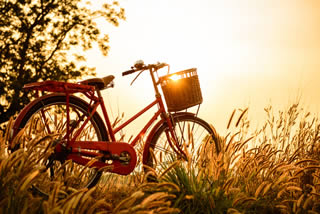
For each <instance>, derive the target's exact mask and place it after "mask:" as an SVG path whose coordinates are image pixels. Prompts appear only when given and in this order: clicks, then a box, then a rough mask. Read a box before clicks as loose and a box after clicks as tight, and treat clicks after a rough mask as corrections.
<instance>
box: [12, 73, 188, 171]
mask: <svg viewBox="0 0 320 214" xmlns="http://www.w3.org/2000/svg"><path fill="white" fill-rule="evenodd" d="M151 72H152V71H150V73H151ZM152 79H153V83H154V88H155V91H156V96H155V97H156V98H155V100H154V101H153V102H151V103H150V104H149V105H147V106H146V107H145V108H143V109H142V110H141V111H139V112H138V113H137V114H135V115H134V116H132V117H131V118H129V119H128V120H127V121H125V122H124V123H123V124H122V125H119V126H118V127H115V128H113V127H112V125H111V122H110V119H109V116H108V113H107V109H106V107H105V104H104V101H103V97H102V95H101V92H100V90H96V89H95V88H94V87H93V86H89V85H81V84H75V83H65V82H57V81H44V82H38V83H31V84H29V85H26V86H25V88H26V89H29V90H36V91H37V92H39V91H49V92H54V93H51V94H49V95H48V96H57V93H59V94H61V93H63V95H64V96H65V97H66V106H67V109H66V114H67V121H66V123H67V126H66V127H67V130H66V135H65V136H64V138H63V139H62V140H61V142H59V143H58V144H57V145H56V147H55V151H56V152H58V153H63V152H66V153H65V154H66V156H67V158H66V159H72V160H73V161H74V162H76V163H78V164H81V165H88V166H90V167H96V168H103V167H108V166H113V169H111V170H109V171H110V172H114V173H117V174H122V175H126V174H129V173H130V172H132V171H133V169H134V168H135V166H136V159H137V157H136V152H135V150H134V148H133V147H134V146H135V145H136V144H137V142H138V140H139V139H141V138H142V137H143V136H144V134H145V133H146V132H147V130H148V129H149V128H150V127H151V126H152V124H153V123H154V122H155V121H156V120H157V119H158V117H159V116H160V117H161V120H160V121H159V122H158V123H156V124H155V125H154V126H153V129H152V130H151V131H150V132H149V135H148V136H147V140H146V142H145V145H144V150H146V149H149V147H150V141H151V139H152V136H153V134H154V133H155V132H156V130H157V128H159V127H160V125H162V124H163V123H167V125H168V130H167V131H166V135H167V139H168V143H169V145H170V147H171V148H172V149H173V150H174V151H175V152H176V153H177V154H180V155H185V154H184V152H183V151H182V150H181V148H180V147H179V146H178V145H177V140H175V139H176V136H175V132H174V129H173V125H172V122H171V118H170V115H169V114H168V113H167V112H166V110H165V107H164V104H163V100H162V97H161V95H160V93H159V92H158V88H157V85H156V82H155V80H154V76H153V73H152ZM73 93H82V94H84V95H85V96H86V97H87V98H88V99H89V109H88V117H87V118H86V120H85V121H84V122H83V124H82V125H81V127H80V128H79V129H78V130H77V131H76V133H75V134H74V135H73V136H72V139H70V133H72V132H73V131H74V129H75V128H72V126H71V125H70V115H69V110H70V109H69V108H70V106H69V99H70V96H73V95H72V94H73ZM37 94H38V99H36V100H34V101H33V102H31V103H30V104H29V105H27V106H26V107H25V108H24V109H23V110H22V112H21V113H20V114H19V116H18V117H17V119H16V121H15V124H14V128H13V129H14V130H13V137H12V139H13V138H14V136H16V135H17V133H18V131H19V130H18V129H17V127H19V123H20V122H21V120H22V119H23V117H24V115H25V114H26V113H27V112H28V111H29V109H30V108H31V107H32V106H33V105H35V104H36V103H39V102H41V99H44V98H42V97H39V93H37ZM96 94H97V95H96ZM78 99H79V100H81V99H80V98H78ZM82 102H84V101H83V100H82ZM156 105H157V106H158V110H157V111H156V113H155V114H154V116H152V117H151V119H150V120H149V121H148V122H147V123H146V125H145V126H144V127H143V128H142V130H141V131H140V132H139V133H138V134H137V135H136V136H135V138H134V139H133V140H132V141H131V142H129V143H125V142H117V141H116V138H115V134H116V133H118V132H119V131H120V130H122V129H123V128H124V127H126V126H127V125H128V124H130V123H131V122H133V121H134V120H136V119H137V118H139V117H140V116H141V115H142V114H144V113H145V112H147V111H148V110H150V109H151V108H152V107H154V106H156ZM99 106H100V107H101V110H102V113H103V117H104V123H105V126H106V131H107V133H108V135H109V142H108V143H106V142H104V141H76V139H77V137H78V136H79V135H80V133H81V131H82V130H83V129H84V127H85V126H86V124H87V123H88V122H89V120H90V119H91V117H92V115H94V113H95V112H96V111H97V109H98V107H99ZM43 116H44V117H45V115H44V114H43ZM79 123H80V122H79V121H78V124H79ZM70 127H71V128H70ZM47 128H48V129H49V127H47ZM48 133H51V131H50V130H48ZM90 150H96V151H98V152H94V151H90ZM124 151H125V153H126V154H129V155H130V159H131V160H133V161H129V163H128V164H123V162H121V161H124V162H126V161H128V160H127V159H126V157H124V156H123V153H124ZM101 152H102V153H101ZM109 153H111V155H110V154H109ZM144 156H145V151H144ZM85 157H89V158H85ZM90 157H93V158H97V160H98V161H95V162H93V163H92V159H90ZM101 158H106V159H108V158H109V159H112V160H115V161H113V163H112V164H108V163H105V162H104V161H100V160H101ZM145 162H146V160H145V157H144V158H143V163H144V164H145Z"/></svg>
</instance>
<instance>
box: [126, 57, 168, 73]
mask: <svg viewBox="0 0 320 214" xmlns="http://www.w3.org/2000/svg"><path fill="white" fill-rule="evenodd" d="M166 66H168V67H169V64H166V63H156V64H149V65H145V64H144V63H143V62H142V61H138V62H137V63H136V64H135V65H134V66H132V67H131V70H128V71H125V72H122V76H126V75H129V74H132V73H135V72H138V71H144V70H151V69H154V71H157V70H159V69H161V68H163V67H166Z"/></svg>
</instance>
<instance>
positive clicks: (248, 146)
mask: <svg viewBox="0 0 320 214" xmlns="http://www.w3.org/2000/svg"><path fill="white" fill-rule="evenodd" d="M248 111H249V110H248V109H244V110H240V111H239V110H238V111H234V112H233V113H232V114H231V117H230V118H229V120H226V121H229V122H228V125H227V134H226V135H225V136H219V137H218V141H219V145H220V148H221V152H220V153H219V154H216V153H215V148H214V147H213V145H214V144H212V143H211V142H204V143H203V145H202V146H201V147H200V148H199V151H198V152H199V158H198V159H197V162H192V163H188V164H185V163H183V162H182V161H181V160H179V161H176V162H174V163H173V164H171V165H170V166H166V168H164V169H163V171H162V172H158V173H157V174H158V175H157V176H158V182H157V183H150V182H149V183H146V182H144V181H145V175H143V174H140V173H136V174H133V175H129V176H127V177H121V176H112V175H109V174H105V176H104V177H103V179H102V181H101V182H100V183H99V184H98V185H97V186H96V187H95V188H92V189H90V190H88V189H72V188H68V187H67V186H65V183H64V182H59V181H56V182H55V183H54V184H53V186H54V189H53V191H52V192H51V194H50V195H49V197H47V198H43V197H41V196H39V195H37V194H34V192H33V191H32V186H33V184H34V183H36V182H39V181H40V182H41V180H40V179H41V173H42V170H43V169H42V168H41V167H39V166H38V165H37V161H38V155H39V154H34V149H33V148H34V147H36V146H37V145H39V144H41V142H42V141H44V140H46V139H48V138H50V136H46V137H42V138H39V139H36V140H35V141H34V142H32V144H29V147H28V148H26V149H20V150H17V151H15V152H14V153H10V152H9V151H8V150H7V147H8V145H6V141H7V137H8V132H6V133H4V134H3V135H2V137H1V139H0V143H1V144H0V213H179V212H180V213H320V123H319V120H318V119H317V118H316V117H313V116H312V114H311V113H308V112H304V111H303V109H302V108H301V107H300V106H299V105H298V104H293V105H292V106H290V107H289V108H288V109H287V110H285V111H277V112H276V113H275V110H274V109H273V108H272V107H271V106H268V107H267V108H265V112H266V120H265V122H263V123H262V126H261V128H258V129H256V130H255V131H251V130H252V128H251V127H250V121H249V120H248V117H247V112H248ZM227 119H228V118H227ZM8 126H10V124H9V125H8ZM217 135H218V134H217ZM42 158H43V156H42ZM61 195H63V196H64V197H59V196H61Z"/></svg>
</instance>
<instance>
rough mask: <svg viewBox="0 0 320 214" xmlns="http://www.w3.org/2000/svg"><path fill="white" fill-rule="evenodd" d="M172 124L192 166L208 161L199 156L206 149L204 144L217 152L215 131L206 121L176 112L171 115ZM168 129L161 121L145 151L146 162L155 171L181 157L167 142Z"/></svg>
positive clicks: (218, 149)
mask: <svg viewBox="0 0 320 214" xmlns="http://www.w3.org/2000/svg"><path fill="white" fill-rule="evenodd" d="M173 126H174V130H175V133H176V137H177V140H178V145H179V146H180V148H181V149H182V150H183V151H184V152H185V154H186V156H187V159H188V162H189V163H191V164H193V166H196V165H198V166H199V165H203V164H204V161H208V160H204V159H202V158H201V156H203V155H202V154H203V153H204V152H205V150H206V148H205V146H206V145H212V146H213V149H211V152H214V153H216V154H218V153H219V151H220V147H219V143H218V140H217V136H216V133H215V132H214V131H213V129H212V128H211V127H210V125H209V124H208V123H207V122H206V121H204V120H202V119H200V118H198V117H196V116H195V115H192V114H181V115H179V114H178V115H175V116H174V117H173ZM168 131H169V127H168V125H167V123H163V124H162V125H161V126H160V128H159V129H158V131H157V132H156V133H155V135H154V137H153V138H152V140H151V143H150V149H149V151H148V153H147V154H148V155H147V162H146V163H147V165H148V166H149V167H152V168H154V169H155V170H156V172H159V171H162V170H164V169H165V168H167V167H168V166H169V165H170V164H171V163H172V162H173V161H175V160H177V159H181V157H179V156H178V155H177V153H176V152H174V150H173V149H172V148H171V147H170V145H169V143H168V139H167V134H166V132H168ZM146 171H148V170H146Z"/></svg>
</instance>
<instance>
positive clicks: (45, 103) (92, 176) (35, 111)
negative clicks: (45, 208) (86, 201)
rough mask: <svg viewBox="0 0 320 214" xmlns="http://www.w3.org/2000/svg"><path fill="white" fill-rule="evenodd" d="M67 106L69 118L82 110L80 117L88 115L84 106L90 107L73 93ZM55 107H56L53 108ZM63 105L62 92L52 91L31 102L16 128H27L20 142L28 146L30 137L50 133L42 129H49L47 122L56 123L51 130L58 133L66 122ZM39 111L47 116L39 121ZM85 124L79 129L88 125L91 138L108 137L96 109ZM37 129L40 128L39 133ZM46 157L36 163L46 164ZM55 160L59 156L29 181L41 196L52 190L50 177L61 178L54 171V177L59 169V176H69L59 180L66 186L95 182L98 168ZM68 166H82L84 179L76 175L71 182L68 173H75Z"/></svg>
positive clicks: (85, 184) (85, 186)
mask: <svg viewBox="0 0 320 214" xmlns="http://www.w3.org/2000/svg"><path fill="white" fill-rule="evenodd" d="M69 106H70V107H69V110H70V119H77V118H78V117H79V118H80V114H82V116H83V117H86V116H88V110H90V107H89V105H88V104H87V103H86V102H85V101H83V100H82V99H80V98H77V97H75V96H70V97H69ZM55 107H57V108H55ZM64 108H66V96H65V95H63V94H62V95H56V96H48V97H47V98H44V99H41V101H39V102H37V103H36V104H34V105H33V106H32V107H31V108H30V110H29V111H28V112H27V113H26V114H25V115H24V117H23V118H22V120H21V122H20V124H19V127H18V129H19V130H21V129H23V128H27V129H25V130H28V131H29V132H28V133H25V135H26V136H27V137H28V141H27V142H23V144H24V146H28V145H27V144H28V143H31V142H32V140H34V139H35V138H39V137H40V138H41V137H44V136H45V135H49V134H50V135H52V134H54V133H45V132H46V131H47V132H48V130H46V129H50V126H51V127H55V126H56V127H55V128H58V129H59V126H60V128H61V129H60V130H52V131H54V132H55V133H56V134H58V133H59V131H60V134H62V133H63V132H64V130H63V127H64V126H63V124H64V123H65V124H66V122H65V121H63V120H64V115H65V114H66V113H65V111H63V109H64ZM61 110H62V111H61ZM43 112H44V114H45V116H47V118H46V119H45V120H44V119H43V121H41V117H43V116H42V115H40V114H43ZM51 113H53V115H49V114H51ZM57 113H61V115H60V116H59V115H57ZM59 117H60V118H59ZM72 117H73V118H72ZM55 119H57V120H61V121H55ZM49 120H51V121H49ZM82 121H84V119H83V118H82ZM33 123H34V124H33ZM88 124H89V125H88ZM88 124H87V125H86V126H85V128H84V129H83V130H84V131H89V129H90V138H91V139H93V138H94V140H98V141H108V133H107V131H106V129H105V125H104V122H103V120H102V119H101V117H100V115H99V114H98V113H97V112H95V113H94V114H93V115H92V117H91V119H90V121H89V122H88ZM46 125H48V127H49V128H46ZM78 127H80V125H79V124H78ZM41 131H43V133H42V132H41ZM84 131H83V132H84ZM91 131H95V136H94V135H93V134H92V133H91ZM25 132H26V131H25ZM85 134H87V133H84V134H82V133H81V134H80V137H88V136H89V135H88V136H85ZM58 135H59V134H58ZM30 136H31V139H29V138H30ZM26 139H27V138H26V137H25V138H24V140H26ZM81 139H82V138H81ZM51 142H52V141H51ZM48 143H50V142H48V141H44V142H42V144H44V145H42V147H44V148H46V146H47V145H48ZM19 147H21V145H19V144H18V145H16V146H15V147H14V149H13V150H16V149H18V148H19ZM40 149H41V148H40ZM38 150H39V149H38ZM38 152H39V153H41V151H38ZM39 157H40V155H39ZM59 158H60V159H62V160H63V158H65V157H59ZM48 161H49V160H48V159H47V160H44V162H41V161H39V163H40V165H43V164H47V163H48ZM57 161H59V160H56V161H55V160H54V163H52V166H49V168H47V169H46V171H45V172H43V173H41V175H42V176H43V179H44V180H42V181H43V183H40V184H34V185H33V189H34V190H35V192H37V193H39V194H40V195H43V196H48V195H49V193H50V191H52V189H53V188H54V186H53V185H54V184H53V183H54V182H51V181H55V180H58V179H59V180H60V179H62V178H61V176H57V175H56V177H55V175H54V173H56V174H58V173H60V174H61V171H63V177H64V178H66V179H67V178H68V179H69V180H68V181H66V180H60V181H62V182H63V183H64V184H65V185H66V186H68V187H70V186H71V187H73V188H75V189H79V188H91V187H93V186H95V185H96V184H97V182H98V181H99V179H100V177H101V175H102V172H101V171H98V170H97V169H93V168H89V167H84V166H81V165H78V164H76V163H74V162H71V163H68V164H65V162H64V161H63V162H62V161H61V160H60V164H59V163H56V162H57ZM64 165H65V166H64ZM54 166H56V167H54ZM62 167H64V168H63V169H62ZM54 168H55V169H54ZM72 169H78V170H83V171H84V175H88V179H87V180H84V181H83V182H82V179H80V178H79V179H80V180H75V181H73V183H72V182H71V181H70V180H72V179H71V178H74V177H72V176H74V173H75V171H74V170H72ZM67 173H69V174H67ZM83 177H84V176H82V178H83ZM45 179H49V180H45ZM75 179H76V178H75ZM47 181H48V182H47ZM50 184H52V185H50Z"/></svg>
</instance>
